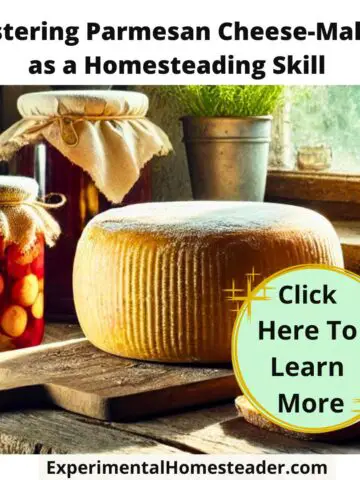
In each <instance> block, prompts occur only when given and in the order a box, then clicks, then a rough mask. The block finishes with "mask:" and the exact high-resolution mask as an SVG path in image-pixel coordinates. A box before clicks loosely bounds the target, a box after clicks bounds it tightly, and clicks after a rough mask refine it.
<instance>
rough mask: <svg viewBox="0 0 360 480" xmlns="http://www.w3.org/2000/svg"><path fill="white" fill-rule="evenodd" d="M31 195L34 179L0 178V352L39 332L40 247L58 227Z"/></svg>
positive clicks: (33, 341)
mask: <svg viewBox="0 0 360 480" xmlns="http://www.w3.org/2000/svg"><path fill="white" fill-rule="evenodd" d="M37 195H38V185H37V183H36V182H35V181H34V180H32V179H30V178H24V177H10V176H6V177H2V176H0V351H6V350H13V349H16V348H25V347H32V346H35V345H39V344H40V343H41V341H42V339H43V335H44V247H45V242H46V241H48V243H50V244H53V242H54V240H55V238H56V237H57V236H58V234H59V227H58V225H57V223H56V222H55V221H54V220H53V219H52V217H51V216H50V215H49V214H48V213H47V212H46V211H45V209H44V206H45V204H43V203H41V202H39V201H37Z"/></svg>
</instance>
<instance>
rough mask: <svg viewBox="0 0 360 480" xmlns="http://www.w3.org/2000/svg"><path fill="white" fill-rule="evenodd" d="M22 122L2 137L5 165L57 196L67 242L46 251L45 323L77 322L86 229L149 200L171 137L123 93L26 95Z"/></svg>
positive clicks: (140, 102)
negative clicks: (76, 276)
mask: <svg viewBox="0 0 360 480" xmlns="http://www.w3.org/2000/svg"><path fill="white" fill-rule="evenodd" d="M18 109H19V112H20V114H21V115H22V117H23V119H22V120H20V121H19V122H18V123H17V124H15V125H13V126H12V127H10V128H9V129H8V130H7V131H6V132H4V133H2V134H1V136H0V159H3V160H7V161H8V168H9V173H10V174H11V175H25V176H29V177H33V178H35V179H36V181H37V182H38V183H39V186H40V194H41V195H42V196H44V195H46V194H48V193H51V192H59V193H62V194H64V195H65V196H66V199H67V203H66V205H65V206H64V207H63V208H61V209H59V210H57V211H55V212H54V216H55V218H56V220H57V221H58V222H59V224H60V227H61V231H62V235H61V238H60V239H59V242H58V244H57V248H56V249H52V250H50V251H48V252H47V254H46V257H45V270H46V278H47V281H46V285H45V296H46V316H47V318H51V319H52V320H61V321H64V320H67V321H71V320H72V319H74V318H75V307H74V303H73V295H72V268H73V261H74V256H75V250H76V246H77V242H78V240H79V238H80V235H81V233H82V231H83V229H84V227H85V225H86V223H87V222H88V221H89V220H90V219H91V218H92V217H94V216H95V215H97V214H98V213H100V212H102V211H104V210H106V209H108V208H111V207H113V206H119V205H127V204H131V203H142V202H149V201H151V176H150V175H151V173H150V172H151V166H150V165H149V164H148V163H147V162H148V161H149V160H151V158H152V157H153V156H154V155H157V154H160V155H166V154H167V153H168V152H169V151H170V150H171V144H170V142H169V139H168V137H167V136H166V134H165V133H164V132H163V131H162V130H161V129H160V128H159V127H157V126H156V125H154V124H153V123H152V122H151V121H150V120H148V119H147V118H146V112H147V109H148V99H147V97H146V95H143V94H141V93H135V92H127V91H126V92H121V91H72V92H71V91H61V92H58V91H55V92H37V93H33V94H27V95H23V96H22V97H20V98H19V100H18Z"/></svg>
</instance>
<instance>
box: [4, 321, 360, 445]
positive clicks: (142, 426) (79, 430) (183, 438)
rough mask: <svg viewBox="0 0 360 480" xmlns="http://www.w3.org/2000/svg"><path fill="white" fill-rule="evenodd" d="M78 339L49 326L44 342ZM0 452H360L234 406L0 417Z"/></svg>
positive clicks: (74, 331) (75, 333) (72, 328)
mask: <svg viewBox="0 0 360 480" xmlns="http://www.w3.org/2000/svg"><path fill="white" fill-rule="evenodd" d="M80 336H82V334H81V332H80V329H79V327H78V326H76V325H56V324H53V325H49V326H48V328H47V334H46V338H45V341H46V342H54V341H58V340H63V339H70V338H79V337H80ZM0 452H1V453H96V454H101V453H125V454H130V453H138V454H140V453H162V454H166V453H215V454H216V453H229V454H230V453H244V454H247V453H360V440H359V441H355V442H351V443H347V444H344V445H329V444H324V443H315V442H305V441H299V440H295V439H290V438H286V437H283V436H282V435H278V434H274V433H270V432H266V431H263V430H260V429H258V428H256V427H253V426H251V425H249V424H247V423H246V422H245V421H244V420H243V419H242V418H240V417H239V416H238V415H237V412H236V410H235V407H234V404H233V403H227V404H223V405H217V406H209V407H204V408H201V409H196V410H191V411H186V412H182V413H178V414H173V415H168V416H164V417H160V418H154V419H151V420H146V421H141V422H135V423H105V422H101V421H98V420H92V419H89V418H85V417H81V416H79V415H75V414H71V413H68V412H64V411H61V410H58V409H55V408H54V409H53V408H49V409H42V410H26V411H25V410H24V411H12V412H6V413H1V414H0Z"/></svg>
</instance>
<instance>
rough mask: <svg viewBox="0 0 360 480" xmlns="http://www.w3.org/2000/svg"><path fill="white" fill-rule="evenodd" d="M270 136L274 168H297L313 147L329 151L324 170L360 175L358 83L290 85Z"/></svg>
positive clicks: (359, 87)
mask: <svg viewBox="0 0 360 480" xmlns="http://www.w3.org/2000/svg"><path fill="white" fill-rule="evenodd" d="M273 135H274V141H273V145H272V152H271V166H273V167H285V168H288V169H289V168H290V169H297V167H298V164H297V161H296V159H297V156H298V154H299V152H300V153H301V152H303V153H304V151H305V152H307V151H309V150H310V151H314V149H315V150H317V152H319V150H320V151H321V150H322V151H325V152H327V153H328V154H329V155H328V156H329V157H330V166H329V168H326V169H325V170H326V171H327V172H339V173H346V174H349V173H352V174H360V86H316V87H291V88H290V89H289V91H288V101H287V102H286V104H285V106H284V108H283V110H282V112H281V114H280V115H279V118H275V120H274V127H273ZM314 147H315V148H314ZM316 147H320V148H316ZM330 152H331V153H332V155H331V154H330Z"/></svg>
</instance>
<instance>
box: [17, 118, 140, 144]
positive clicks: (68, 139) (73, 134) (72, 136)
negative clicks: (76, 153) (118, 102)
mask: <svg viewBox="0 0 360 480" xmlns="http://www.w3.org/2000/svg"><path fill="white" fill-rule="evenodd" d="M143 118H145V117H144V116H143V115H80V116H79V115H67V114H65V115H53V116H51V117H49V116H45V115H31V116H26V117H24V120H32V121H44V120H45V124H44V123H42V124H41V125H39V126H37V125H35V126H34V127H32V128H30V129H29V130H28V132H29V133H35V132H37V131H38V130H40V129H43V128H44V127H46V126H48V125H51V124H52V123H54V122H58V124H59V129H60V135H61V138H62V140H63V141H64V142H65V143H66V145H67V146H68V147H77V146H78V144H79V135H78V133H77V131H76V129H75V125H76V124H77V123H81V122H85V121H90V122H102V121H119V120H140V119H143Z"/></svg>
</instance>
